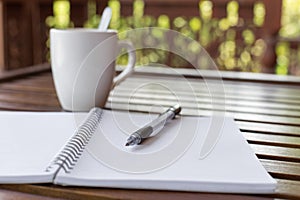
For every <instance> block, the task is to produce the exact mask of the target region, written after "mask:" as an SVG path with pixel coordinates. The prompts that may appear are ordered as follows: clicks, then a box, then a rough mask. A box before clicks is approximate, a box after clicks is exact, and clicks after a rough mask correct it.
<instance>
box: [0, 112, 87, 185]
mask: <svg viewBox="0 0 300 200" xmlns="http://www.w3.org/2000/svg"><path fill="white" fill-rule="evenodd" d="M80 115H82V116H80V117H79V118H80V119H81V118H82V117H83V116H85V115H86V114H80ZM76 119H77V118H76ZM77 121H78V119H77ZM76 126H77V123H76V120H75V118H74V114H73V113H63V112H47V113H46V112H0V129H1V132H0V160H1V165H0V183H40V182H51V181H52V179H53V172H52V171H51V172H45V169H46V167H47V166H48V165H49V164H50V162H51V161H52V159H53V158H54V156H55V155H56V154H57V153H58V152H59V150H60V149H61V148H62V146H63V145H64V144H65V143H66V141H67V140H68V139H69V138H70V137H71V136H72V135H73V134H74V131H75V129H76Z"/></svg>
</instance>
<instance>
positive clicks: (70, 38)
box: [50, 28, 136, 111]
mask: <svg viewBox="0 0 300 200" xmlns="http://www.w3.org/2000/svg"><path fill="white" fill-rule="evenodd" d="M122 48H125V49H126V50H127V52H128V64H127V66H126V68H125V69H124V70H123V72H121V73H120V74H119V75H118V76H115V66H116V64H115V63H116V58H117V56H118V54H119V52H120V49H122ZM50 53H51V54H50V55H51V68H52V74H53V80H54V85H55V89H56V93H57V96H58V99H59V102H60V104H61V106H62V108H63V109H64V110H67V111H89V110H90V109H91V108H93V107H100V108H102V107H104V106H105V103H106V101H107V98H108V95H109V93H110V91H111V89H112V88H113V87H114V86H116V85H117V84H119V83H121V82H122V81H123V80H124V79H125V78H126V77H128V76H129V75H130V74H131V72H132V71H133V69H134V65H135V61H136V58H135V50H134V47H133V45H132V44H131V43H130V42H127V41H119V40H118V36H117V32H116V31H114V30H108V31H99V30H97V29H84V28H74V29H64V30H60V29H51V30H50Z"/></svg>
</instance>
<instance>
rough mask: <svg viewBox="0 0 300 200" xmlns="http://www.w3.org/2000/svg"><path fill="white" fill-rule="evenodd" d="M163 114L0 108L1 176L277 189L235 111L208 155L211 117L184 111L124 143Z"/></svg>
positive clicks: (193, 187)
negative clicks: (146, 136) (150, 133)
mask: <svg viewBox="0 0 300 200" xmlns="http://www.w3.org/2000/svg"><path fill="white" fill-rule="evenodd" d="M154 117H156V115H149V114H142V113H132V112H130V113H128V112H122V111H111V110H102V109H99V108H94V109H93V110H91V111H90V113H89V114H88V113H76V114H75V113H66V112H55V113H54V112H51V113H49V112H47V113H46V112H0V127H1V132H0V159H1V165H0V183H50V182H52V183H54V184H59V185H75V186H93V187H110V188H134V189H155V190H178V191H199V192H229V193H273V192H274V190H275V188H276V181H275V180H274V179H273V178H272V177H271V176H270V175H269V174H268V173H267V172H266V170H265V169H264V168H263V166H262V165H261V163H260V162H259V160H258V159H257V157H256V156H255V154H254V152H253V151H252V149H251V148H250V146H249V145H248V143H247V141H246V140H245V138H244V137H243V136H242V134H241V133H240V131H239V129H238V127H237V126H236V124H235V123H234V120H233V119H232V118H228V117H225V118H224V122H223V123H222V126H220V127H221V129H220V130H219V131H220V134H218V135H219V137H218V140H216V142H215V145H213V147H214V148H212V151H211V152H210V153H209V154H208V155H207V156H206V157H201V154H200V152H201V148H203V147H204V146H205V142H207V140H206V136H207V133H208V131H209V130H214V128H213V127H211V125H212V124H213V123H212V120H213V119H212V118H211V117H187V116H181V117H178V118H176V119H174V120H171V121H170V122H169V123H168V124H167V125H166V127H165V128H164V129H163V130H162V131H161V132H160V133H159V134H157V135H155V136H154V137H152V138H150V139H149V140H146V141H145V142H143V143H142V144H141V145H138V146H135V147H125V142H126V138H127V137H128V134H130V133H132V132H134V131H135V130H136V129H137V128H138V127H141V126H142V125H143V124H145V123H147V122H149V121H150V120H151V119H153V118H154Z"/></svg>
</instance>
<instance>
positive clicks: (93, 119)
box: [46, 108, 102, 173]
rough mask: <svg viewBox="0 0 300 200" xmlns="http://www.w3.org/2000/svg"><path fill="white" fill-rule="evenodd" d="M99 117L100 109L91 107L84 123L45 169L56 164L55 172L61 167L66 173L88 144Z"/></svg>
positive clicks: (100, 115) (51, 167)
mask: <svg viewBox="0 0 300 200" xmlns="http://www.w3.org/2000/svg"><path fill="white" fill-rule="evenodd" d="M101 117H102V110H101V109H100V108H93V109H91V111H90V112H89V114H88V116H87V118H86V120H85V121H84V123H83V124H82V125H81V126H79V128H78V129H77V131H76V133H75V134H74V135H73V137H71V139H70V140H69V141H68V143H67V144H66V145H65V147H64V148H63V149H62V150H61V152H60V153H59V154H58V155H57V156H56V157H55V158H54V160H53V161H52V162H51V164H50V165H49V166H48V167H47V168H46V171H47V172H49V171H50V170H51V169H53V168H54V166H58V169H57V172H58V171H59V169H60V168H62V169H63V170H64V171H65V172H66V173H69V172H70V170H72V169H73V167H74V166H75V163H76V162H77V160H78V159H79V157H80V155H81V154H82V152H83V150H84V148H85V146H86V145H87V144H88V142H89V140H90V138H91V137H92V135H93V133H94V131H95V130H96V128H97V126H98V124H99V122H100V120H101Z"/></svg>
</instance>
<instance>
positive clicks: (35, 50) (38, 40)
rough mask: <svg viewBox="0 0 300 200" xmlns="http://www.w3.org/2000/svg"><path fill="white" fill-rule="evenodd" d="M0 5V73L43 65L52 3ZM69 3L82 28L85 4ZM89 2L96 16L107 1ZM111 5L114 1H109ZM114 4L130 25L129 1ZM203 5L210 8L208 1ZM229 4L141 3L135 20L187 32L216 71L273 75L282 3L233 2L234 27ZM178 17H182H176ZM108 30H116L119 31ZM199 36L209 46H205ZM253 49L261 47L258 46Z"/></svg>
mask: <svg viewBox="0 0 300 200" xmlns="http://www.w3.org/2000/svg"><path fill="white" fill-rule="evenodd" d="M0 2H1V4H0V12H1V10H2V14H1V13H0V14H1V15H0V26H1V23H2V27H3V28H2V29H0V66H1V68H2V69H3V70H8V69H15V68H20V67H25V66H30V65H33V64H37V63H42V62H46V61H47V59H48V57H49V55H48V54H49V51H48V48H47V46H46V43H47V39H48V31H49V27H47V25H46V23H45V20H46V18H47V17H48V16H52V15H53V9H52V3H53V2H52V1H50V0H26V1H25V0H2V1H0ZM70 2H71V8H70V15H71V16H70V18H71V20H72V22H73V24H74V26H82V25H83V24H84V23H85V22H86V21H87V20H88V17H89V16H88V7H87V3H88V0H84V1H82V0H71V1H70ZM94 2H95V3H96V6H97V13H101V12H102V10H103V8H104V7H105V6H106V5H107V3H108V1H106V0H105V1H100V0H97V1H94ZM110 2H113V0H112V1H110ZM118 2H119V3H120V11H119V12H120V15H121V17H122V19H123V20H124V21H126V20H127V21H128V20H132V16H133V17H134V14H133V13H134V1H132V0H120V1H118ZM200 2H201V1H200ZM205 2H206V3H207V2H208V3H209V2H210V1H205ZM230 2H232V1H230V0H212V3H213V6H212V7H211V9H212V10H211V11H210V10H201V8H200V9H199V0H185V1H180V0H164V1H161V0H144V9H143V12H144V13H143V14H142V16H141V19H140V21H142V22H143V20H145V19H146V18H145V17H146V16H151V19H153V23H152V22H151V24H150V25H151V26H158V25H159V24H158V20H157V19H158V18H159V17H161V16H167V17H168V20H169V23H170V28H172V29H174V30H176V31H179V32H184V31H189V33H190V34H191V35H192V37H194V39H196V40H198V41H200V43H201V44H202V45H203V46H204V47H205V48H206V50H207V51H208V53H209V54H210V55H211V56H212V57H213V58H214V59H215V62H216V64H217V65H218V66H219V68H220V69H221V70H238V71H264V72H274V67H275V62H276V55H275V45H276V42H277V36H278V31H279V29H280V16H281V15H280V13H281V1H280V0H276V1H273V0H260V1H257V0H238V1H235V2H237V3H238V7H239V8H238V11H237V13H238V16H239V17H238V20H237V21H236V22H235V24H231V25H229V26H227V25H226V22H225V21H224V19H228V17H230V16H228V15H229V14H228V12H227V11H226V9H228V3H230ZM258 2H262V3H263V5H264V9H265V16H264V23H263V24H261V25H257V24H255V23H254V22H253V18H254V14H253V12H254V7H255V5H256V4H257V3H258ZM204 9H207V8H204ZM205 12H207V13H209V12H212V16H207V15H205V14H207V13H205ZM180 16H181V18H178V17H180ZM1 17H2V18H1ZM233 17H234V16H233ZM181 19H183V20H184V21H185V23H186V24H185V25H183V26H176V20H177V21H178V20H179V21H180V20H181ZM191 20H195V22H196V23H197V22H200V23H201V26H202V27H201V29H199V28H196V29H195V30H194V29H193V28H191V27H190V25H189V23H190V22H191ZM222 20H223V21H222ZM222 22H225V27H221V28H220V24H221V23H222ZM128 24H130V23H128ZM144 24H146V23H144ZM130 26H132V27H134V26H135V25H134V24H131V25H128V27H130ZM226 26H227V27H226ZM112 28H117V29H118V28H119V27H112ZM123 28H124V27H123ZM205 28H206V29H205ZM245 30H246V31H248V32H246V33H249V34H250V36H251V34H252V33H253V34H254V40H253V41H252V42H250V43H247V42H245V40H246V39H245ZM1 31H2V33H1ZM232 33H234V35H235V37H233V38H232V37H231V38H230V36H228V35H230V34H232ZM204 37H206V40H208V41H204V39H205V38H204ZM203 38H204V39H203ZM207 38H208V39H207ZM1 39H2V40H3V41H2V42H1ZM228 41H229V42H231V43H232V42H233V43H234V45H235V46H236V50H235V51H234V52H232V53H231V54H230V55H228V53H227V54H226V53H225V54H224V52H227V51H228V49H226V48H225V49H223V54H222V48H223V47H224V46H225V47H226V42H227V44H228ZM256 44H259V45H261V46H259V47H257V46H255V45H256ZM255 48H265V49H264V51H263V54H261V55H256V54H255V53H257V52H255ZM220 49H221V50H220ZM253 49H254V50H253ZM219 50H220V51H219ZM253 52H254V53H253ZM146 56H147V55H146ZM226 56H227V57H226ZM228 56H229V57H228ZM247 56H248V57H250V61H248V60H247V59H248V58H247ZM244 58H245V59H246V60H244V61H245V62H244V61H243V59H244ZM230 59H231V60H230ZM165 60H167V63H166V64H168V65H171V66H175V67H181V66H177V65H176V64H177V63H178V62H177V61H176V59H173V58H172V59H165ZM228 60H229V61H232V62H231V64H230V63H229V64H228V62H227V61H228ZM171 61H173V62H171ZM225 61H226V62H225ZM182 65H185V64H184V63H183V64H182ZM252 66H254V68H253V67H252ZM183 67H187V66H183Z"/></svg>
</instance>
